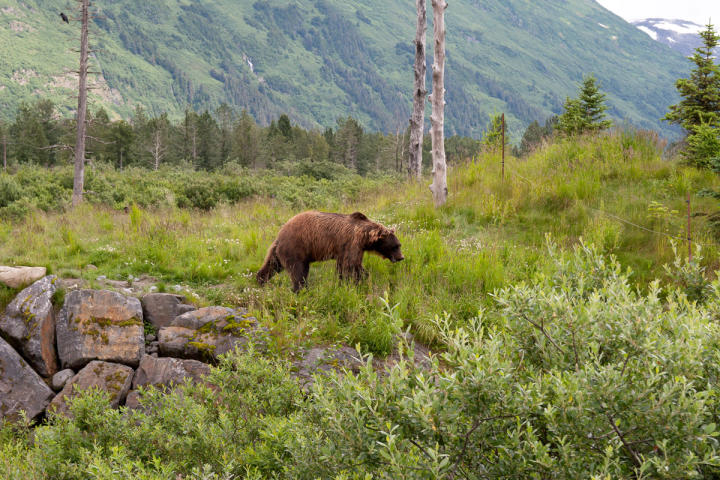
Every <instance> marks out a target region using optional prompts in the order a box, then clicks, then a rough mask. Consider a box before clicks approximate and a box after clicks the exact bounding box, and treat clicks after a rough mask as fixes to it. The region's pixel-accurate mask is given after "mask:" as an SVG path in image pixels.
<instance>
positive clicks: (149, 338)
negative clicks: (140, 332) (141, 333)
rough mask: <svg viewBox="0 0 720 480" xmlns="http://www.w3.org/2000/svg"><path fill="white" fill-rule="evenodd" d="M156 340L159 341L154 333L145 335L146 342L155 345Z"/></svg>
mask: <svg viewBox="0 0 720 480" xmlns="http://www.w3.org/2000/svg"><path fill="white" fill-rule="evenodd" d="M155 340H157V336H156V335H153V334H152V333H150V334H148V335H145V342H148V343H153V342H154V341H155Z"/></svg>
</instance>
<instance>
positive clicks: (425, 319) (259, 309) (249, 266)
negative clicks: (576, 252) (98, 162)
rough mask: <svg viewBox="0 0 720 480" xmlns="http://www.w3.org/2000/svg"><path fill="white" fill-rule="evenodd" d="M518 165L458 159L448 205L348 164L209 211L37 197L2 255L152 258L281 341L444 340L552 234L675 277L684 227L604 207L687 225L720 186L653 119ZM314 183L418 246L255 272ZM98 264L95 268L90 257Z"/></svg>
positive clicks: (326, 205) (114, 268)
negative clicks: (68, 206) (356, 275)
mask: <svg viewBox="0 0 720 480" xmlns="http://www.w3.org/2000/svg"><path fill="white" fill-rule="evenodd" d="M506 167H507V175H506V178H505V180H504V181H503V180H502V179H501V174H500V161H499V158H498V157H497V156H495V155H491V154H489V155H487V156H483V157H481V158H477V159H475V160H474V161H472V162H470V163H468V164H465V165H460V166H455V167H453V168H451V170H450V172H449V179H448V184H449V190H450V196H449V200H448V203H447V205H446V206H444V207H442V208H440V209H435V208H434V207H433V206H432V203H431V197H430V194H429V192H428V189H427V186H426V183H429V182H427V181H424V182H423V183H422V184H415V183H405V184H402V185H398V183H397V181H396V180H392V179H379V180H367V181H364V182H362V183H359V184H356V186H355V188H354V189H352V190H348V191H345V188H344V187H345V186H347V181H344V180H338V181H335V182H333V181H321V182H310V181H307V182H305V183H295V184H293V183H288V182H290V181H289V180H282V179H281V178H279V177H278V179H277V183H276V184H274V183H273V182H275V180H273V179H272V178H268V179H265V180H264V181H265V182H267V183H268V184H270V185H275V186H276V187H277V190H276V192H275V193H276V194H275V195H274V196H273V197H274V198H271V197H270V196H266V194H259V195H256V196H253V197H250V198H246V199H245V200H241V201H240V202H239V203H237V204H234V205H228V204H223V203H221V204H219V206H218V207H216V208H215V209H213V210H210V211H201V210H188V209H180V208H176V207H169V206H165V207H160V208H148V209H145V208H141V207H133V209H132V210H131V213H130V214H125V213H123V212H121V211H120V212H119V211H117V210H115V209H113V208H110V207H108V206H103V205H97V204H96V205H92V204H85V205H83V206H81V207H80V208H78V209H76V210H72V211H67V212H65V213H45V212H42V211H33V213H32V214H31V215H29V216H28V217H27V218H26V219H24V220H22V221H11V222H5V223H0V237H2V239H3V242H2V244H0V262H2V263H8V262H9V263H15V264H32V265H45V266H47V267H49V268H50V269H51V271H53V272H58V273H60V274H61V275H63V274H75V275H82V276H83V277H84V278H86V279H88V280H91V281H92V280H94V279H95V277H96V276H98V275H106V276H107V277H108V278H111V279H113V278H116V279H125V278H127V276H128V275H134V276H136V277H139V276H141V275H143V274H146V275H149V276H152V277H155V278H156V279H157V282H158V283H159V284H160V285H162V286H163V289H166V288H168V286H170V285H175V284H180V285H183V286H186V287H187V288H188V289H189V290H190V291H192V292H195V293H196V294H197V297H196V301H197V302H198V303H199V304H202V305H209V304H224V305H228V306H241V307H245V308H248V309H249V310H250V311H251V312H252V313H253V314H255V315H256V316H257V317H258V318H259V319H260V322H261V323H262V324H263V325H265V326H267V327H268V328H269V329H270V330H271V332H272V333H273V336H272V337H273V338H274V341H275V347H277V348H278V349H279V350H281V351H282V350H286V349H289V350H292V349H295V348H297V347H298V346H301V345H313V344H317V343H326V342H345V343H349V344H355V343H356V342H359V343H360V344H362V345H364V346H365V347H366V348H368V349H370V350H373V351H376V352H380V353H385V352H387V351H388V349H389V345H390V344H391V342H390V341H389V340H387V338H385V339H383V333H386V332H388V331H397V330H398V329H399V328H403V329H404V328H407V327H410V329H411V331H412V332H413V333H414V334H415V335H416V336H418V338H420V339H421V340H422V341H424V342H427V343H433V342H436V341H437V331H436V328H435V326H434V319H435V316H436V315H443V314H444V312H445V313H447V314H448V315H449V316H450V319H451V322H454V323H455V324H457V325H463V324H465V323H466V322H467V321H468V320H469V319H470V318H472V317H474V316H476V315H477V313H478V311H479V309H481V308H483V307H485V306H488V305H491V304H492V298H491V297H490V295H489V294H490V293H492V292H493V291H495V290H496V289H498V288H500V287H503V286H506V285H508V284H510V283H513V282H517V281H519V280H523V279H527V278H529V277H530V276H531V275H532V274H533V272H536V271H538V270H541V269H543V268H545V256H546V255H545V244H546V236H547V235H550V236H551V237H552V239H553V241H554V242H556V243H557V244H558V245H560V246H561V247H563V248H568V247H571V246H573V245H575V244H577V243H579V242H580V241H581V239H582V240H584V241H586V242H591V243H594V244H595V245H597V246H598V247H599V248H600V249H601V251H603V252H606V253H612V254H614V255H616V256H617V257H618V259H619V260H620V262H621V264H622V265H623V266H624V267H627V268H630V269H632V270H633V272H634V274H633V276H632V279H633V281H635V282H636V283H637V285H638V286H640V287H641V288H642V289H644V288H646V286H647V285H648V283H649V282H650V281H651V280H652V279H654V278H665V276H666V274H665V272H664V270H663V265H664V264H668V263H672V261H673V259H674V255H673V250H672V241H671V239H670V238H668V237H666V236H663V235H658V234H655V233H651V232H648V231H646V230H643V229H640V228H637V227H634V226H631V225H629V224H626V223H622V222H619V221H617V220H616V219H615V218H613V217H610V216H608V215H607V214H610V215H613V216H616V217H619V218H622V219H624V220H626V221H627V222H631V223H634V224H637V225H640V226H642V227H644V228H648V229H651V230H656V231H659V232H664V233H666V234H667V235H671V236H684V231H685V230H684V229H685V224H686V216H685V211H686V205H685V195H686V192H687V191H690V192H696V191H699V190H702V189H705V188H714V189H717V188H718V187H720V181H719V180H718V178H717V177H716V175H715V174H713V173H711V172H707V171H700V170H697V169H695V168H692V167H685V166H682V165H680V164H678V163H676V162H673V161H667V160H663V159H662V158H661V155H660V151H659V149H658V144H657V140H656V138H655V137H654V136H653V135H651V134H648V133H646V132H625V133H621V132H615V133H610V134H608V135H604V136H599V137H584V138H580V139H576V140H561V141H558V142H556V143H554V144H551V145H549V146H547V147H546V148H543V149H541V150H540V151H538V152H536V153H535V154H533V155H531V156H530V157H529V158H527V159H523V160H520V159H515V158H510V159H508V161H507V164H506ZM118 175H122V174H118ZM273 178H274V177H273ZM358 178H359V177H358ZM288 185H294V188H295V189H296V190H295V192H294V194H293V196H291V197H287V196H285V195H284V194H285V193H286V192H285V191H284V189H286V188H288ZM339 187H343V188H339ZM268 188H269V187H268ZM267 191H268V190H263V192H266V193H267ZM304 196H308V197H313V201H312V202H311V204H310V205H311V206H312V207H313V208H317V209H320V210H326V211H340V212H352V211H355V210H360V211H363V212H365V213H366V214H367V215H368V216H369V217H370V218H372V219H375V220H377V221H380V222H382V223H384V224H385V225H388V226H392V227H395V228H396V229H397V234H398V237H399V238H400V241H401V242H402V245H403V246H402V249H403V252H404V254H405V257H406V260H405V261H404V262H401V263H398V264H395V265H391V264H390V263H389V262H387V261H384V260H382V259H380V258H379V257H377V256H374V255H366V257H365V267H366V269H367V270H368V271H369V272H370V275H369V278H368V279H367V280H366V281H363V282H361V283H360V284H358V285H355V284H352V283H345V282H341V281H339V280H338V279H337V278H336V275H335V271H334V263H333V262H325V263H316V264H313V265H312V267H311V269H310V276H309V281H308V288H307V289H305V290H303V291H301V292H300V293H299V294H297V295H296V294H294V293H292V291H291V288H290V287H291V285H290V281H289V278H288V276H287V275H286V274H285V273H283V274H280V275H279V276H277V277H275V278H274V279H273V280H272V281H271V282H270V283H269V284H268V285H267V286H266V287H264V288H260V287H258V286H257V284H256V282H255V278H254V274H255V272H256V271H257V270H258V268H259V267H260V265H261V264H262V262H263V259H264V256H265V253H266V249H267V248H268V246H269V245H270V243H271V242H272V240H273V238H274V237H275V235H276V233H277V231H278V230H279V228H280V226H281V225H282V224H283V223H284V222H285V221H287V220H288V219H289V218H290V217H291V216H292V215H294V214H295V213H298V212H299V211H302V210H304V209H305V208H306V207H305V205H304V204H303V203H298V202H297V201H295V200H293V199H297V198H303V197H304ZM716 209H717V204H716V202H715V201H714V200H712V199H708V198H700V197H696V196H693V198H692V210H693V213H694V215H695V216H693V218H692V231H693V239H694V240H695V241H697V242H700V243H702V244H703V249H702V255H703V256H704V258H705V260H704V263H705V265H706V266H708V267H709V271H714V270H715V269H717V268H718V266H719V264H718V251H719V250H718V243H717V242H716V240H715V236H714V234H713V232H712V230H711V229H710V227H709V226H708V224H707V222H706V215H707V214H709V213H713V212H714V211H715V210H716ZM603 212H605V213H603ZM678 243H679V249H680V251H686V250H687V247H686V244H684V243H682V242H678ZM88 264H93V265H95V266H97V267H98V270H87V269H85V268H84V267H85V266H86V265H88ZM5 297H7V298H5ZM9 298H10V296H9V295H3V299H5V300H7V299H9ZM385 298H386V299H387V303H388V304H389V305H390V306H394V305H398V307H397V315H398V317H399V318H400V319H402V321H403V325H402V326H400V325H394V324H392V322H389V323H388V322H386V321H385V317H383V312H384V311H385V310H386V309H385V307H384V303H383V302H384V299H385ZM383 322H385V323H383ZM378 325H380V327H378ZM382 325H385V326H382Z"/></svg>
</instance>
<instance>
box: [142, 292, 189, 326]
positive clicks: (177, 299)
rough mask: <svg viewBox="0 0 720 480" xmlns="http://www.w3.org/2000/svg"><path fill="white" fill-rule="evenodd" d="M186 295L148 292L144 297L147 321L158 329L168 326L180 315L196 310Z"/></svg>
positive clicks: (144, 311)
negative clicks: (187, 302)
mask: <svg viewBox="0 0 720 480" xmlns="http://www.w3.org/2000/svg"><path fill="white" fill-rule="evenodd" d="M184 302H185V297H183V296H182V295H175V294H173V293H148V294H147V295H145V296H144V297H143V298H142V308H143V315H144V316H145V321H146V322H148V323H150V324H151V325H152V326H153V327H155V328H156V329H160V328H162V327H167V326H169V325H170V323H171V322H172V321H173V320H174V319H175V317H177V316H178V315H182V314H183V313H186V312H189V311H192V310H195V307H193V306H192V305H186V304H185V303H184Z"/></svg>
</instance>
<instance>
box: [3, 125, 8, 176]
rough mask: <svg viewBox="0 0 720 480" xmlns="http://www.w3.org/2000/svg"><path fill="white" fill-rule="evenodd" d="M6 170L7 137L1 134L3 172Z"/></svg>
mask: <svg viewBox="0 0 720 480" xmlns="http://www.w3.org/2000/svg"><path fill="white" fill-rule="evenodd" d="M5 170H7V137H6V136H5V133H3V171H5Z"/></svg>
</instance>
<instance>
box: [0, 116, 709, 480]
mask: <svg viewBox="0 0 720 480" xmlns="http://www.w3.org/2000/svg"><path fill="white" fill-rule="evenodd" d="M662 148H663V145H662V143H661V142H660V141H659V140H658V138H657V136H656V135H655V134H653V133H650V132H645V131H634V130H613V131H611V132H608V133H605V134H601V135H597V136H586V137H580V138H575V139H559V140H556V141H553V142H552V143H550V144H547V145H544V146H543V147H541V148H539V149H538V150H537V151H536V152H535V153H533V154H531V155H530V156H529V157H527V158H523V159H517V158H508V159H507V161H506V173H505V178H504V179H503V178H502V177H501V162H500V156H499V154H497V153H494V152H488V153H486V154H484V155H481V156H479V157H478V158H473V159H468V161H467V162H464V163H462V164H457V165H453V166H452V167H451V169H450V172H449V180H448V186H449V190H450V196H449V200H448V203H447V205H446V206H444V207H442V208H440V209H435V208H434V207H433V206H432V202H431V197H430V194H429V191H428V189H427V186H426V185H425V184H416V183H414V182H408V181H406V180H404V179H400V178H395V177H378V178H363V177H359V176H355V175H351V174H349V173H347V172H341V173H339V174H337V175H336V176H334V177H333V178H330V179H329V178H317V177H313V176H311V175H305V176H283V175H279V174H276V173H274V174H273V173H266V174H250V173H248V172H245V171H242V170H240V171H238V172H237V173H238V175H239V176H238V177H233V176H231V175H228V174H227V173H228V172H225V173H224V174H223V173H218V174H207V176H204V177H203V180H201V181H202V182H205V183H204V185H207V186H208V187H209V188H210V189H211V190H213V189H216V190H217V191H218V192H221V191H222V188H221V185H231V184H233V185H235V184H237V185H240V184H243V185H247V186H248V188H247V192H249V193H247V194H244V195H238V196H237V197H235V198H229V197H223V196H222V194H221V193H218V194H217V201H216V203H215V204H214V205H212V206H210V208H207V209H202V208H187V207H182V204H181V206H178V202H177V197H178V195H179V193H178V192H186V191H189V190H185V189H184V188H185V187H184V186H183V185H185V183H184V180H183V178H184V175H185V174H183V173H182V172H178V171H169V170H168V171H159V172H140V171H136V172H123V173H118V172H114V171H111V170H107V171H104V172H101V171H98V174H97V175H98V176H97V178H96V179H95V181H96V184H97V185H104V187H102V188H98V187H88V188H89V189H91V190H93V191H97V192H98V194H99V195H112V192H113V191H114V189H115V188H119V189H122V188H127V189H128V190H129V191H131V192H135V193H129V194H128V195H127V196H126V197H123V199H122V202H120V203H117V202H115V203H114V202H113V201H108V200H102V199H98V200H94V201H88V202H86V203H85V204H84V205H83V206H81V207H80V208H78V209H75V210H66V211H57V209H55V208H48V209H47V210H48V211H43V210H42V209H37V208H31V206H28V208H27V209H26V210H22V211H20V210H19V211H18V212H16V213H13V212H10V214H9V215H8V216H6V218H7V220H4V221H3V222H2V223H1V224H0V259H2V261H3V262H10V263H13V264H32V265H44V266H47V267H48V268H49V269H50V270H51V272H53V273H55V274H58V275H60V276H62V277H76V278H83V279H85V280H86V281H87V282H88V284H89V285H90V286H93V285H98V281H97V280H96V279H97V277H98V276H101V275H104V276H107V277H108V278H112V279H120V280H125V279H128V278H137V277H141V276H149V277H152V279H153V281H154V284H155V285H156V286H157V287H158V288H159V289H160V290H161V291H165V290H167V291H175V286H176V285H179V286H180V287H181V289H182V290H183V291H185V292H186V294H187V295H188V297H189V299H190V300H192V301H193V302H195V303H197V304H198V305H211V304H222V305H228V306H241V307H245V308H247V309H248V310H250V312H251V313H253V314H254V315H255V316H256V317H257V318H258V320H259V322H260V324H261V325H263V326H265V327H267V328H268V329H269V331H270V339H271V340H270V343H269V345H268V348H267V350H266V351H265V353H264V354H260V353H257V352H251V353H249V354H247V353H245V354H242V353H238V354H236V355H230V356H229V357H228V358H226V359H225V360H224V361H223V363H222V364H221V365H220V366H219V367H218V368H217V369H216V370H215V371H214V372H213V383H214V384H215V385H217V386H218V387H217V388H216V389H208V388H204V387H201V386H198V387H187V388H186V389H185V390H183V391H182V392H184V393H182V392H181V393H176V394H173V395H169V396H163V395H161V394H159V393H157V392H152V391H151V392H148V393H147V397H146V398H147V400H146V401H147V402H148V403H147V404H148V405H154V410H152V412H143V413H137V414H134V415H137V416H131V415H129V414H126V413H125V412H124V410H121V411H119V412H117V411H112V410H110V409H108V407H107V406H106V405H105V403H104V399H103V397H102V395H101V394H99V393H97V392H94V393H93V392H90V393H89V394H88V395H87V396H85V397H82V398H81V399H80V400H78V401H76V405H75V407H74V408H75V410H74V412H75V418H74V419H59V418H55V419H50V420H49V422H48V424H47V425H44V426H41V427H38V428H36V429H34V430H30V429H27V427H22V426H15V427H12V428H11V427H10V426H6V427H4V428H2V429H0V472H2V471H3V469H4V472H5V475H4V476H5V477H6V478H148V479H150V478H152V479H155V478H158V479H159V478H198V479H200V478H208V479H210V478H226V479H230V478H338V479H339V478H363V479H368V478H551V477H552V478H580V477H585V478H598V479H600V478H662V477H664V478H680V477H682V478H716V477H713V475H718V472H719V470H718V465H720V457H719V455H718V452H720V448H719V447H718V442H717V440H716V437H717V432H716V423H717V422H718V419H717V418H716V417H717V413H716V412H717V409H716V408H715V407H716V403H717V390H716V388H717V387H716V385H717V379H718V378H719V377H718V372H717V371H716V370H717V367H716V366H714V365H716V364H717V357H718V353H717V352H718V349H717V346H718V345H720V330H719V329H718V327H717V326H716V319H717V314H718V313H717V305H718V299H719V298H720V284H719V283H718V282H714V279H715V273H714V272H715V271H716V270H717V268H718V266H719V265H718V252H719V251H718V248H719V247H720V243H718V241H717V238H718V235H719V233H718V231H717V230H716V227H715V226H714V224H713V221H712V219H713V218H714V217H713V215H714V214H715V213H716V210H717V202H716V200H714V199H713V198H711V197H709V196H704V195H698V192H701V191H713V190H717V189H718V187H720V180H719V179H718V178H717V175H716V174H714V173H712V172H709V171H706V170H699V169H696V168H694V167H690V166H685V165H683V164H682V163H680V162H678V161H677V160H675V159H665V158H663V156H662V153H663V151H662ZM21 174H22V172H19V173H18V174H16V175H15V177H12V181H15V182H20V181H21V180H22V179H21V178H18V176H19V175H21ZM38 175H41V176H42V175H51V174H50V173H42V174H38ZM203 175H204V174H203ZM123 176H126V177H125V179H124V180H123ZM128 179H129V180H128ZM101 180H102V181H101ZM10 181H11V180H10V177H5V178H3V177H0V182H5V183H6V184H8V183H9V182H10ZM196 181H199V180H196ZM37 182H38V183H42V182H40V181H39V180H38V181H37ZM103 182H104V183H103ZM145 183H147V185H154V187H153V188H155V189H156V190H157V191H156V192H155V193H156V194H157V198H162V199H164V200H163V201H157V202H155V201H153V202H145V203H144V205H145V206H143V204H142V202H140V198H141V197H142V195H138V194H137V192H136V190H137V189H142V188H143V187H142V185H144V184H145ZM90 184H92V182H90ZM138 191H139V190H138ZM213 191H214V190H213ZM103 192H104V193H103ZM688 193H690V194H691V209H692V210H691V231H692V238H693V242H694V247H693V251H694V259H693V261H692V262H688V261H687V243H685V242H684V241H683V238H684V236H685V232H686V226H687V225H686V224H687V213H686V208H687V205H686V197H687V194H688ZM133 195H135V196H133ZM184 195H185V197H187V198H191V196H188V195H187V194H184ZM88 198H89V199H92V196H89V197H88ZM108 198H109V197H108ZM198 198H202V195H200V196H199V197H198ZM126 199H134V200H133V203H131V204H130V208H129V211H128V212H127V213H126V212H125V211H123V210H122V209H120V208H119V207H120V206H121V205H122V203H123V202H125V200H126ZM16 201H18V200H16ZM28 202H29V204H30V205H31V204H32V202H31V201H30V200H28ZM198 202H200V200H198ZM196 206H200V205H196ZM59 208H60V209H62V206H60V207H59ZM308 208H313V209H319V210H324V211H341V212H346V213H350V212H352V211H356V210H359V211H362V212H364V213H366V214H367V215H368V216H369V217H370V218H372V219H374V220H377V221H380V222H381V223H383V224H385V225H387V226H391V227H394V228H396V230H397V235H398V237H399V238H400V241H401V242H402V249H403V253H404V255H405V257H406V260H405V261H404V262H401V263H398V264H395V265H391V264H389V262H386V261H383V260H382V259H380V258H379V257H376V256H372V255H366V259H365V267H366V269H367V270H368V271H369V277H368V279H367V280H366V281H363V282H361V283H360V284H357V285H356V284H353V283H347V282H341V281H339V280H338V279H337V278H336V276H335V272H334V264H333V262H326V263H324V264H313V266H312V267H311V270H310V276H309V281H308V287H307V288H306V289H305V290H303V291H301V292H300V293H299V294H297V295H296V294H294V293H292V291H291V288H290V282H289V279H288V278H287V275H285V274H281V275H279V276H277V277H276V278H275V279H273V280H272V281H271V282H270V284H268V285H267V286H265V287H264V288H259V287H258V286H257V284H256V282H255V278H254V273H255V272H256V271H257V269H258V268H259V267H260V265H261V264H262V261H263V259H264V256H265V252H266V249H267V247H268V246H269V244H270V243H271V242H272V240H273V238H274V236H275V234H276V233H277V231H278V229H279V228H280V226H281V225H282V224H283V223H284V222H285V221H286V220H287V219H289V218H290V217H291V216H292V215H293V214H295V213H297V212H299V211H302V210H305V209H308ZM89 265H93V266H94V267H97V268H96V269H95V268H92V267H88V266H89ZM656 279H657V281H655V280H656ZM14 293H15V292H13V291H11V290H9V289H4V290H0V303H6V302H7V301H9V300H10V299H11V298H12V296H13V294H14ZM405 330H409V331H410V332H411V333H412V334H413V335H414V337H415V339H416V340H417V341H420V342H422V343H424V344H426V345H428V346H430V347H431V348H432V349H433V351H435V352H438V353H439V354H440V356H438V357H436V358H435V360H434V362H433V365H432V366H431V367H430V368H429V369H428V370H425V371H423V370H421V369H418V367H416V366H413V365H412V364H404V363H402V364H401V365H400V366H398V367H397V368H395V369H393V370H392V371H391V372H390V373H389V376H388V377H387V378H385V379H384V380H381V379H380V377H378V374H377V373H376V372H374V371H373V370H372V368H371V366H370V365H368V367H367V368H366V369H364V370H363V371H362V372H361V373H360V374H359V375H357V376H352V375H349V376H345V377H334V376H333V377H331V378H330V379H327V380H322V381H319V382H318V383H317V384H316V386H315V388H314V389H313V390H312V391H311V392H310V393H309V394H308V395H306V396H303V395H302V394H301V393H300V391H299V390H298V389H297V388H296V386H295V384H294V381H293V380H292V379H291V378H290V377H289V371H290V370H289V367H288V365H287V364H286V363H285V362H286V360H287V359H289V358H291V357H292V355H293V353H294V352H295V351H297V349H299V348H301V347H310V346H314V345H329V344H339V343H343V344H349V345H358V347H359V348H360V349H361V351H363V352H365V353H368V354H372V355H375V356H378V355H380V356H381V355H385V354H387V353H389V352H390V351H391V350H392V349H393V347H395V345H396V342H397V341H398V340H397V339H398V336H397V334H398V333H400V332H401V331H405ZM33 432H34V433H33ZM628 438H629V440H628ZM113 475H115V476H113ZM176 475H180V476H179V477H176Z"/></svg>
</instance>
